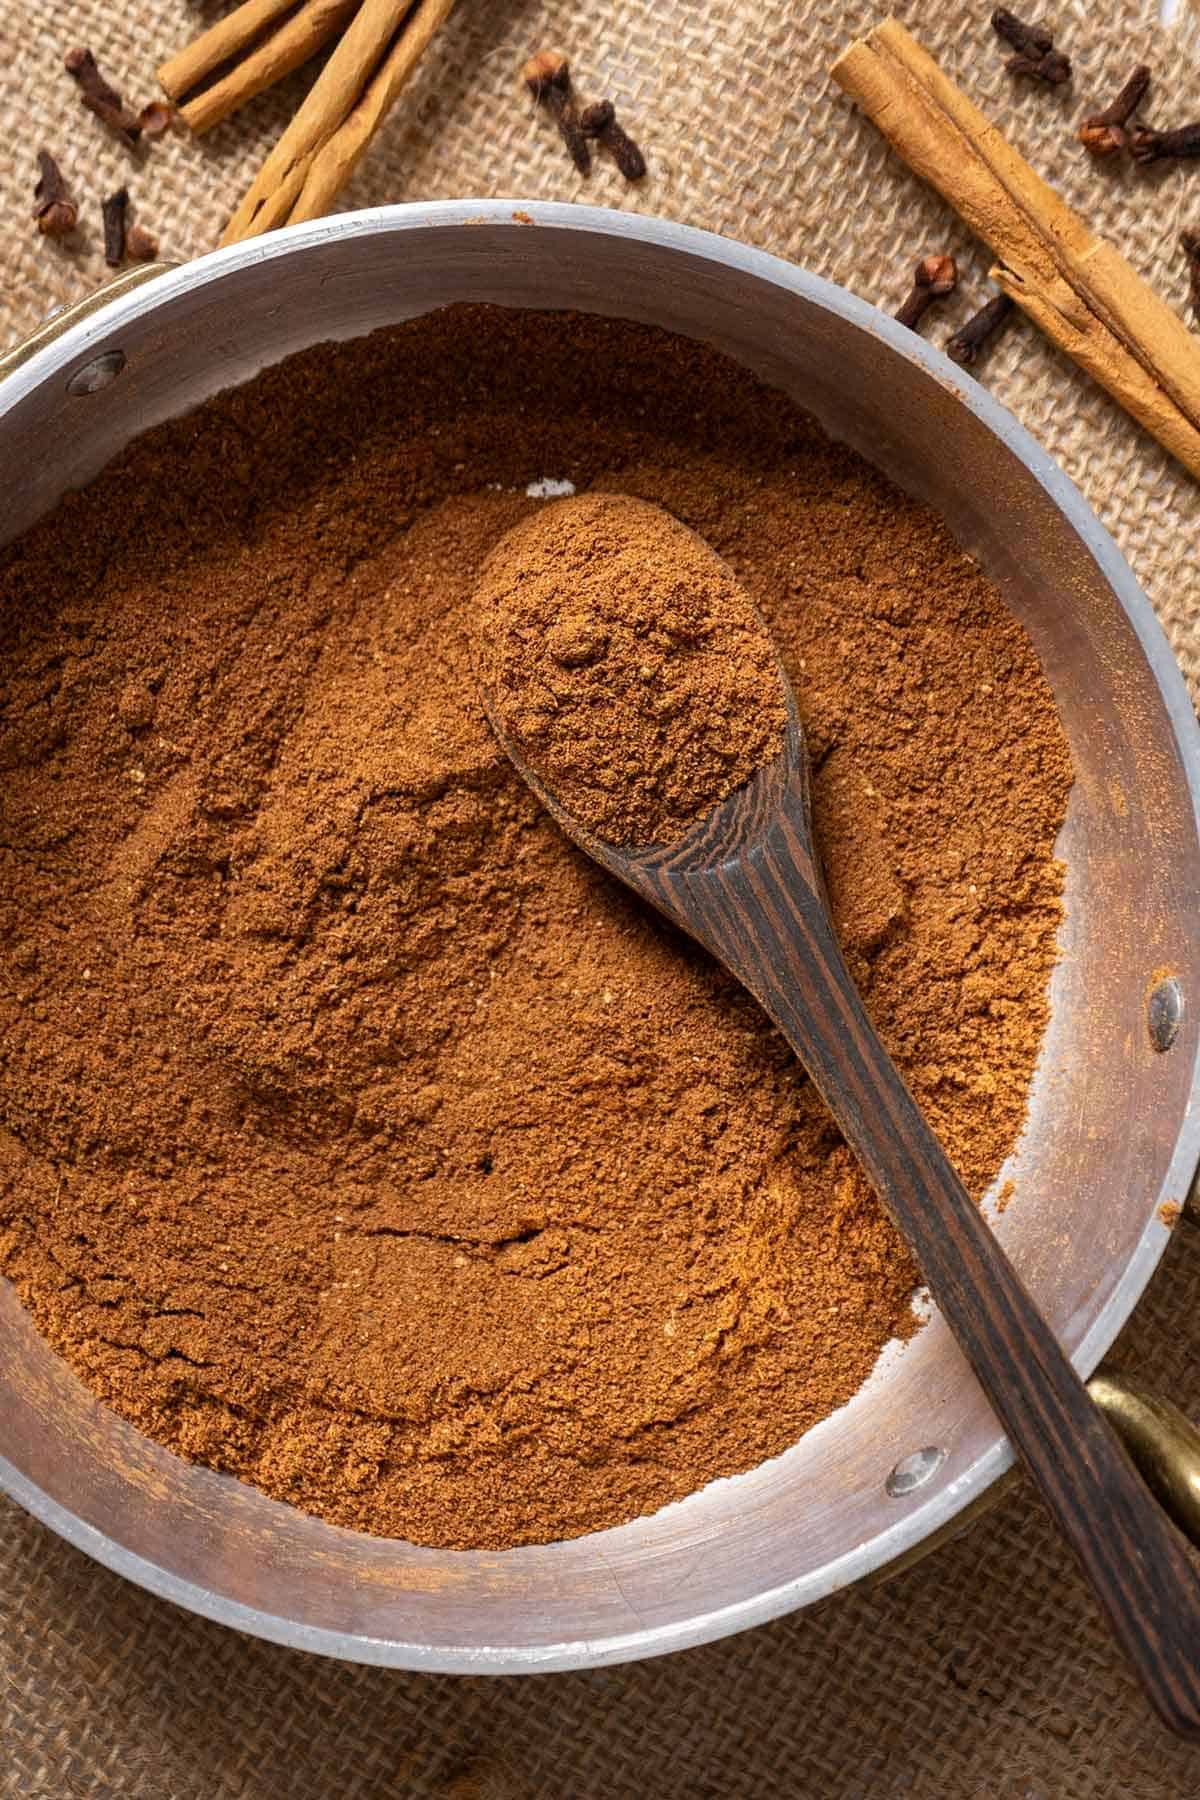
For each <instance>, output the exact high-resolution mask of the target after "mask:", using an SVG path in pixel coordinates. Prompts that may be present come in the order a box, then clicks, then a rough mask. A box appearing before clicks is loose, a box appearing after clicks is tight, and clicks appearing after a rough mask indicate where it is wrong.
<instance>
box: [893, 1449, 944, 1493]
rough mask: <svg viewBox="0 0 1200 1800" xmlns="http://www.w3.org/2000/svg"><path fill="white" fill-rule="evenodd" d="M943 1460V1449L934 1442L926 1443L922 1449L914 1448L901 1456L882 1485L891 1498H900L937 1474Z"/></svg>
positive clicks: (923, 1484) (922, 1485)
mask: <svg viewBox="0 0 1200 1800" xmlns="http://www.w3.org/2000/svg"><path fill="white" fill-rule="evenodd" d="M945 1460H946V1452H945V1451H944V1450H939V1449H938V1447H937V1445H936V1444H926V1446H925V1448H924V1449H923V1450H914V1451H913V1453H912V1455H911V1456H902V1457H901V1459H900V1461H899V1462H898V1463H897V1464H896V1466H895V1468H894V1469H893V1470H892V1472H891V1474H890V1475H889V1476H888V1478H887V1480H886V1481H885V1482H884V1484H883V1485H884V1487H885V1488H886V1489H887V1491H888V1493H889V1494H890V1495H891V1496H892V1499H893V1500H900V1499H902V1498H903V1497H904V1495H905V1494H911V1493H913V1492H914V1491H915V1489H917V1488H919V1487H924V1486H925V1483H926V1482H927V1481H928V1480H930V1479H931V1477H932V1476H934V1475H936V1474H937V1472H938V1470H939V1469H940V1468H941V1466H942V1464H943V1463H944V1462H945Z"/></svg>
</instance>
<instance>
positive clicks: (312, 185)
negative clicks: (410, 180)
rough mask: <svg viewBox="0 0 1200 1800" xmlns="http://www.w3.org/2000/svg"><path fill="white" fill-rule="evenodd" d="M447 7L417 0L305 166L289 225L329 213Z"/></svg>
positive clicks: (442, 0) (437, 0) (439, 0)
mask: <svg viewBox="0 0 1200 1800" xmlns="http://www.w3.org/2000/svg"><path fill="white" fill-rule="evenodd" d="M453 5H454V0H420V4H419V5H418V6H417V7H416V8H415V9H414V11H413V12H412V14H411V16H410V17H409V18H408V19H407V20H406V21H405V25H404V30H403V31H402V32H401V34H400V36H399V37H398V38H397V39H396V42H395V44H394V45H393V46H392V49H391V51H390V52H389V54H388V56H387V57H386V58H385V59H384V62H383V65H382V67H381V68H380V70H379V73H378V74H377V75H376V76H375V79H374V80H373V81H372V83H371V85H370V86H369V87H368V89H367V91H366V93H365V94H364V95H363V97H362V99H361V100H360V101H359V102H358V105H357V106H356V107H355V108H354V110H353V111H352V112H351V113H350V114H349V115H348V117H347V118H346V121H345V123H344V124H342V125H341V126H339V128H338V130H337V131H335V132H334V134H333V136H332V137H331V138H330V139H329V141H328V142H327V143H326V144H325V145H324V147H323V148H322V149H320V150H318V151H317V153H316V154H315V156H313V157H312V159H311V162H306V165H305V170H304V184H303V187H302V188H301V190H300V194H299V197H298V198H297V200H296V203H295V205H294V207H293V208H292V210H291V213H290V215H289V221H288V222H289V223H290V224H292V225H296V224H299V222H300V221H301V220H302V219H319V218H322V217H323V216H324V214H325V213H327V212H328V211H329V208H330V207H331V206H332V205H333V202H334V201H335V199H336V198H337V196H338V194H339V193H340V191H341V189H342V188H343V187H344V186H345V184H346V183H347V181H349V179H350V177H351V175H352V174H353V173H354V171H355V169H356V168H357V167H358V164H359V163H360V162H361V161H362V158H363V157H364V156H365V154H366V152H367V150H368V149H369V148H370V145H371V140H372V139H373V138H374V136H375V133H376V132H377V131H378V129H379V127H380V125H381V124H382V123H383V121H384V119H385V118H386V117H387V115H388V113H389V112H390V111H391V109H392V107H393V106H394V105H395V102H396V100H397V99H398V98H399V95H400V92H401V90H402V89H403V87H404V86H405V84H406V82H407V81H408V78H409V76H410V75H411V74H412V72H413V70H414V69H415V68H416V66H417V64H418V63H419V62H420V60H421V57H422V56H423V55H424V53H425V51H426V50H427V49H428V48H429V45H430V43H431V42H432V40H433V36H434V33H435V32H436V31H437V29H438V27H439V25H441V24H442V23H443V22H444V20H445V19H446V17H447V15H448V14H449V12H450V9H451V8H452V7H453ZM260 218H261V215H260Z"/></svg>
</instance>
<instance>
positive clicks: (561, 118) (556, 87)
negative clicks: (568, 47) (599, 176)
mask: <svg viewBox="0 0 1200 1800" xmlns="http://www.w3.org/2000/svg"><path fill="white" fill-rule="evenodd" d="M521 74H522V76H523V78H524V81H525V86H526V87H527V88H528V89H529V92H530V93H531V94H532V95H533V97H534V99H535V100H536V101H537V102H538V104H539V105H541V106H544V107H545V108H546V111H547V112H548V113H549V114H550V116H551V118H552V119H553V120H554V123H555V124H556V125H557V126H558V130H559V135H560V136H561V138H562V141H563V143H564V144H565V145H566V146H567V149H568V150H569V151H570V153H571V161H572V162H573V163H574V164H575V167H576V168H577V169H578V170H579V173H580V174H581V175H588V174H590V173H591V168H592V151H591V146H590V145H589V143H588V140H587V139H586V138H585V137H584V135H583V131H582V129H581V127H580V123H579V113H578V111H577V110H576V106H575V99H574V96H573V94H572V92H571V68H570V64H569V63H568V62H567V59H566V57H565V56H563V54H562V53H561V51H558V50H539V51H538V53H537V55H536V56H531V57H530V58H529V61H528V62H527V63H526V64H525V67H524V68H523V69H522V70H521Z"/></svg>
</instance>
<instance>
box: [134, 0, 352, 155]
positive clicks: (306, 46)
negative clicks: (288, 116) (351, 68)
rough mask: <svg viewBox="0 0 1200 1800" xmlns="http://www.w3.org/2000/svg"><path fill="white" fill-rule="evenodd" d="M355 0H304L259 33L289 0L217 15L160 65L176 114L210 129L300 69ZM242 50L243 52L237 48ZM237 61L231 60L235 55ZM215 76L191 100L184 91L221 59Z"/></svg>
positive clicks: (263, 0)
mask: <svg viewBox="0 0 1200 1800" xmlns="http://www.w3.org/2000/svg"><path fill="white" fill-rule="evenodd" d="M358 3H359V0H304V4H303V5H302V6H300V7H299V9H298V10H296V11H295V12H292V13H291V16H290V17H289V18H287V19H285V20H284V22H283V23H282V24H281V25H279V26H278V29H276V30H274V31H271V32H269V34H268V35H267V36H265V37H264V36H262V35H261V34H262V30H263V28H264V27H265V26H268V25H270V24H271V23H272V22H273V21H274V20H276V19H278V18H279V17H280V16H281V15H282V14H283V13H284V12H285V11H287V10H288V9H289V7H290V6H291V5H292V4H293V0H287V3H286V5H285V4H284V3H283V0H246V3H245V4H244V5H242V6H239V7H238V8H237V9H236V11H234V12H232V13H229V14H228V15H227V17H225V18H224V19H219V20H218V21H217V23H216V24H215V25H214V26H212V28H211V29H210V30H209V31H206V32H205V33H204V34H203V36H201V37H199V38H197V39H196V41H195V43H193V44H191V45H189V46H188V47H187V48H186V49H184V50H181V51H180V53H179V55H178V56H175V57H172V59H171V60H170V62H166V63H164V64H163V66H162V68H161V69H160V70H159V71H158V80H159V85H160V86H161V87H162V88H163V90H164V92H166V93H167V94H169V95H170V97H171V99H172V100H175V101H182V104H181V105H180V108H179V115H180V117H181V118H182V120H183V122H184V124H185V125H187V126H189V127H190V129H191V130H192V131H195V132H202V131H210V130H211V129H212V127H213V126H214V125H219V124H220V122H221V120H222V119H227V118H228V117H229V115H230V113H233V112H236V111H237V109H238V107H240V106H244V105H245V104H246V102H247V100H252V99H253V98H254V96H255V95H256V94H261V93H263V92H264V91H265V90H266V89H267V88H269V87H272V86H273V85H274V83H275V82H277V81H281V80H282V79H283V77H284V76H285V75H290V74H291V72H292V70H293V69H298V68H300V66H301V64H303V63H306V62H307V61H308V59H309V58H310V57H311V56H315V55H316V53H317V51H318V50H320V49H321V48H322V47H323V46H324V45H325V44H327V43H328V42H329V40H330V39H331V38H332V37H334V36H335V35H336V33H337V32H338V31H340V30H341V28H342V26H343V25H345V24H346V23H347V21H348V20H349V19H350V18H351V16H352V15H353V13H354V12H355V10H356V8H357V6H358ZM242 52H245V54H244V55H242V54H241V53H242ZM239 56H240V57H241V60H240V61H233V60H232V59H233V58H235V57H239ZM226 63H230V64H231V66H230V67H229V68H228V69H227V71H226V72H225V74H223V75H222V76H221V77H220V79H219V80H217V81H214V82H212V83H211V85H210V86H208V87H206V88H203V89H202V90H201V92H200V93H198V94H196V95H195V96H194V97H193V98H192V99H190V100H187V99H185V98H184V96H185V95H187V94H190V93H192V90H193V89H194V88H196V87H197V86H198V84H199V83H200V82H202V81H203V80H205V78H206V77H207V76H209V75H212V74H214V73H215V72H216V71H217V70H218V69H220V68H221V67H222V66H223V65H224V64H226Z"/></svg>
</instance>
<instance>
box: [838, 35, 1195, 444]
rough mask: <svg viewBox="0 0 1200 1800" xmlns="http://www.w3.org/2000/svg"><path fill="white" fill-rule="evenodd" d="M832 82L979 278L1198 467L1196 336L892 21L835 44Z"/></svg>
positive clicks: (1141, 420) (1154, 432)
mask: <svg viewBox="0 0 1200 1800" xmlns="http://www.w3.org/2000/svg"><path fill="white" fill-rule="evenodd" d="M833 76H834V79H835V81H837V82H838V84H839V85H840V86H841V87H842V88H843V89H844V90H845V91H846V93H848V94H849V95H850V96H851V97H852V98H853V99H854V100H856V101H857V102H858V104H859V105H860V106H861V108H862V110H863V111H864V112H865V113H866V114H867V116H868V118H870V119H871V120H873V121H874V123H875V124H876V125H877V126H878V127H879V129H880V130H881V131H882V132H883V134H884V136H885V137H886V138H887V139H888V141H889V143H890V144H891V145H892V147H893V148H894V149H895V150H896V151H897V152H898V153H899V155H900V156H902V157H903V158H904V160H905V162H907V163H908V165H909V167H910V168H911V169H913V170H914V171H915V173H916V174H918V175H920V176H921V177H922V178H923V179H924V180H925V181H927V182H929V184H930V186H931V187H934V188H936V189H937V191H938V193H939V194H941V195H942V197H943V199H945V200H947V201H948V202H949V204H950V205H951V206H953V207H954V208H955V209H956V211H958V212H959V213H960V214H961V215H962V217H963V219H964V220H965V221H966V223H967V224H968V225H969V226H970V227H971V229H972V230H973V231H974V232H975V233H976V235H977V236H979V237H981V238H982V239H983V240H984V242H985V243H986V244H987V245H988V246H989V248H990V249H991V250H992V251H993V253H994V254H995V256H996V257H997V259H998V261H997V264H996V266H995V267H994V268H993V269H992V270H991V277H992V279H993V280H994V281H995V282H996V283H997V285H998V286H999V287H1000V288H1001V289H1002V291H1003V292H1004V293H1006V294H1008V295H1010V297H1011V298H1012V299H1013V300H1015V301H1016V303H1017V305H1018V306H1020V307H1022V308H1023V309H1024V311H1025V312H1027V313H1028V314H1029V315H1030V317H1031V318H1032V319H1034V320H1035V321H1036V323H1037V324H1038V325H1040V326H1041V328H1042V330H1043V331H1045V333H1046V335H1047V336H1048V337H1049V338H1051V339H1052V340H1053V341H1054V342H1055V343H1056V344H1057V345H1059V347H1060V348H1061V349H1063V350H1065V351H1066V352H1067V354H1068V355H1069V356H1071V357H1072V358H1073V359H1074V360H1075V361H1076V362H1077V363H1078V364H1079V365H1080V367H1081V368H1084V369H1086V370H1087V371H1088V373H1089V374H1090V375H1092V376H1093V377H1094V378H1095V379H1096V380H1097V381H1098V382H1100V384H1101V386H1102V387H1104V388H1106V389H1107V390H1108V392H1109V393H1110V394H1111V395H1112V396H1113V398H1114V399H1116V400H1117V401H1119V402H1120V404H1121V405H1122V406H1123V407H1124V408H1125V409H1126V411H1127V412H1129V413H1131V414H1132V415H1133V417H1134V418H1135V419H1137V420H1138V422H1139V423H1140V424H1142V425H1144V426H1145V427H1146V429H1147V430H1148V431H1150V432H1151V433H1153V435H1154V436H1155V437H1156V438H1157V439H1158V441H1159V443H1161V444H1162V445H1163V446H1164V447H1165V448H1166V449H1168V450H1169V451H1170V452H1171V453H1172V455H1174V456H1176V457H1177V458H1178V459H1179V461H1180V462H1181V463H1182V464H1183V465H1184V467H1185V468H1186V469H1187V470H1188V471H1189V472H1190V473H1191V474H1192V475H1194V476H1196V477H1198V478H1200V344H1198V343H1197V340H1196V338H1195V337H1194V336H1193V334H1192V333H1191V332H1190V331H1189V330H1188V328H1187V326H1186V325H1185V324H1184V322H1183V320H1182V319H1180V318H1179V317H1178V315H1177V314H1176V313H1174V312H1173V311H1172V310H1171V308H1170V307H1169V306H1167V304H1166V303H1165V301H1163V300H1161V299H1160V298H1159V297H1158V295H1157V294H1156V293H1155V292H1154V290H1153V289H1152V288H1150V287H1148V286H1147V284H1146V283H1145V282H1144V281H1143V280H1142V279H1141V277H1140V276H1139V275H1138V274H1137V273H1136V272H1135V271H1134V269H1133V268H1132V267H1131V266H1130V264H1129V263H1128V262H1126V260H1125V258H1124V257H1123V256H1121V254H1120V253H1119V252H1118V251H1117V250H1115V249H1114V248H1113V246H1112V245H1111V244H1108V243H1106V242H1105V241H1104V240H1103V239H1102V238H1098V237H1096V236H1095V235H1094V234H1093V233H1092V232H1091V231H1090V230H1089V228H1088V227H1087V225H1086V224H1085V223H1084V221H1083V220H1082V219H1081V218H1080V217H1079V216H1078V214H1076V213H1074V212H1072V210H1071V208H1070V207H1069V206H1067V205H1066V203H1065V201H1063V200H1061V199H1060V198H1059V196H1058V195H1057V194H1056V193H1055V192H1054V190H1053V188H1051V187H1049V186H1047V184H1046V183H1045V182H1044V181H1043V180H1042V179H1041V177H1040V176H1038V175H1037V174H1035V173H1034V171H1033V169H1031V168H1030V166H1029V164H1028V163H1027V162H1026V161H1025V160H1024V158H1023V157H1021V156H1020V155H1018V153H1017V152H1016V151H1015V150H1014V149H1013V148H1012V146H1011V145H1010V144H1009V143H1007V141H1006V140H1005V139H1004V138H1003V137H1002V136H1001V134H1000V132H999V131H998V130H997V129H996V127H995V126H994V125H992V124H990V123H989V121H988V120H987V119H986V118H985V116H984V115H983V113H981V112H980V111H979V109H978V108H977V107H976V106H974V105H973V104H972V102H971V101H969V100H968V99H967V97H966V96H965V94H963V93H962V92H961V91H960V90H959V89H958V88H956V87H955V86H954V84H953V82H951V81H949V80H947V78H946V77H945V76H944V75H943V74H942V72H941V70H940V69H939V68H938V66H937V64H936V63H935V62H934V61H933V59H932V58H931V57H930V56H928V55H927V54H926V53H925V51H924V50H922V49H921V47H920V45H919V44H918V43H917V42H916V41H915V39H914V38H912V37H911V36H910V35H909V33H908V32H907V31H905V29H904V27H903V26H902V25H900V24H899V23H898V22H897V21H896V20H895V19H887V20H885V21H884V23H883V24H881V25H878V26H877V27H876V28H875V29H874V30H873V31H872V32H871V33H870V34H869V35H868V36H867V37H866V38H864V39H862V40H860V41H859V42H857V43H854V44H852V45H851V46H850V48H849V49H848V50H846V51H844V52H843V54H842V55H841V56H840V57H839V58H838V60H837V62H836V63H835V64H834V66H833Z"/></svg>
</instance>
